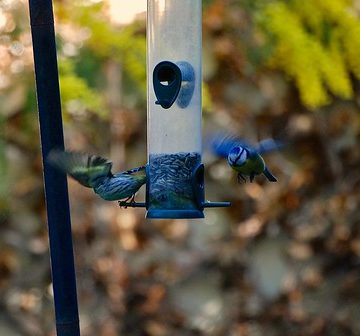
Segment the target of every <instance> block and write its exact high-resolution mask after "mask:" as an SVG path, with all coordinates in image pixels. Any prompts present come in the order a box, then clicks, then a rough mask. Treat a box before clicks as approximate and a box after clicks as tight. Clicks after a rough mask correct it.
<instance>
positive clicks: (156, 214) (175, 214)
mask: <svg viewBox="0 0 360 336" xmlns="http://www.w3.org/2000/svg"><path fill="white" fill-rule="evenodd" d="M146 218H158V219H159V218H163V219H167V218H172V219H182V218H204V213H203V212H202V211H201V210H195V209H192V210H163V209H161V210H160V209H153V210H148V211H147V213H146Z"/></svg>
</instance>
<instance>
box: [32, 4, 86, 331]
mask: <svg viewBox="0 0 360 336" xmlns="http://www.w3.org/2000/svg"><path fill="white" fill-rule="evenodd" d="M29 7H30V23H31V33H32V40H33V52H34V63H35V76H36V89H37V101H38V110H39V121H40V135H41V145H42V156H43V166H44V183H45V196H46V207H47V217H48V227H49V240H50V257H51V271H52V281H53V290H54V305H55V316H56V330H57V335H58V336H79V335H80V329H79V313H78V305H77V295H76V279H75V267H74V256H73V246H72V236H71V222H70V210H69V199H68V190H67V181H66V176H65V175H64V174H63V173H60V172H58V171H57V170H55V169H54V168H52V167H51V166H50V165H48V163H47V161H46V158H47V156H48V153H49V151H50V150H52V149H53V148H58V149H63V148H64V135H63V127H62V117H61V105H60V92H59V80H58V68H57V59H56V45H55V32H54V18H53V9H52V2H51V0H29Z"/></svg>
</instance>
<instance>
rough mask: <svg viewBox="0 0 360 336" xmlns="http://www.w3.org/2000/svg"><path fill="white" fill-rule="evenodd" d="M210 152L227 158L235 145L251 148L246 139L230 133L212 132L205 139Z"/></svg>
mask: <svg viewBox="0 0 360 336" xmlns="http://www.w3.org/2000/svg"><path fill="white" fill-rule="evenodd" d="M205 144H206V146H207V147H209V148H210V150H211V152H212V153H213V154H215V155H217V156H219V157H223V158H227V156H228V155H229V152H230V150H231V149H232V148H234V147H235V146H241V147H247V148H253V147H252V146H251V145H250V144H249V143H248V142H247V141H246V140H244V139H242V138H240V137H238V136H236V135H233V134H230V133H223V132H219V133H213V134H210V135H209V136H208V137H207V140H206V141H205Z"/></svg>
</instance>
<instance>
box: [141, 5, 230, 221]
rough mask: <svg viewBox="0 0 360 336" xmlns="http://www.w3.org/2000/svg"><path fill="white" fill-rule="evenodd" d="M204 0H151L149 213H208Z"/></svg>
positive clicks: (199, 215)
mask: <svg viewBox="0 0 360 336" xmlns="http://www.w3.org/2000/svg"><path fill="white" fill-rule="evenodd" d="M201 13H202V3H201V0H148V11H147V73H148V76H147V77H148V80H147V81H148V82H147V88H148V105H147V111H148V168H147V176H148V179H147V181H148V182H147V186H146V188H147V189H146V207H147V210H148V211H147V215H146V216H147V218H203V217H204V214H203V210H204V207H217V206H228V205H229V203H212V202H205V201H204V166H203V164H202V163H201V151H202V141H201V139H202V133H201V121H202V120H201V119H202V118H201V113H202V104H201V85H202V74H201V65H202V61H201V57H202V46H201V44H202V41H201V35H202V34H201V31H202V25H201V17H202V15H201Z"/></svg>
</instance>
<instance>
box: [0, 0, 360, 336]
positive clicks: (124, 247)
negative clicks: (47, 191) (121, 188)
mask: <svg viewBox="0 0 360 336" xmlns="http://www.w3.org/2000/svg"><path fill="white" fill-rule="evenodd" d="M134 2H136V1H134ZM113 3H114V2H113ZM119 3H120V1H119ZM54 5H55V14H56V32H57V47H58V62H59V73H60V85H61V94H62V108H63V118H64V131H65V140H66V146H67V147H68V148H71V149H74V150H82V151H87V152H90V153H97V154H101V155H103V156H106V157H109V158H111V159H112V160H113V162H114V165H115V169H126V168H131V167H134V166H136V165H139V164H142V163H144V162H146V159H147V157H146V68H145V64H146V55H145V52H146V42H145V33H146V27H145V14H141V15H138V16H137V17H136V20H135V21H133V22H132V23H130V24H126V25H123V24H119V23H118V22H117V21H116V12H114V10H112V7H111V4H110V3H109V2H107V1H105V0H104V1H90V0H81V1H80V0H77V1H70V0H56V1H54ZM121 6H127V2H126V1H122V2H121ZM203 7H204V11H203V51H204V52H203V54H204V55H203V58H204V62H203V63H204V64H203V72H204V90H203V91H204V92H203V99H204V111H203V116H204V129H205V131H206V130H207V129H211V128H214V127H216V128H222V129H224V130H229V131H232V132H235V133H236V134H239V135H241V136H243V137H244V138H245V139H247V140H249V141H252V142H256V141H258V140H261V139H263V138H266V137H269V136H272V137H277V138H282V139H286V140H287V141H288V142H289V146H288V148H287V149H286V150H285V151H283V152H282V153H275V154H273V155H270V156H269V157H268V158H267V161H268V163H269V166H270V167H271V169H272V170H273V171H274V173H275V175H276V176H277V177H278V179H279V182H278V183H276V184H270V183H267V182H266V181H265V180H264V179H263V178H258V179H257V181H256V183H253V184H237V183H236V177H235V175H234V174H233V173H232V172H231V170H230V168H228V167H227V165H226V163H225V162H223V161H221V160H217V159H216V158H213V157H212V156H211V155H207V154H206V155H205V156H204V161H205V163H206V168H207V173H206V188H207V198H208V199H211V200H230V201H231V202H232V204H233V206H232V207H231V208H229V209H222V210H207V211H206V219H205V220H204V221H188V220H162V221H148V220H145V219H144V211H143V210H141V209H127V210H120V209H119V208H118V206H117V203H107V202H105V201H102V200H100V199H99V198H98V197H97V196H96V195H94V194H93V192H92V191H91V190H90V189H89V190H88V189H86V190H85V189H84V188H82V187H81V186H80V185H78V184H77V183H76V182H74V181H72V180H69V191H70V201H71V209H72V224H73V239H74V248H75V259H76V268H77V281H78V298H79V309H80V319H81V328H82V335H83V336H87V335H89V336H90V335H99V336H115V335H130V336H135V335H150V336H153V335H154V336H155V335H156V336H162V335H181V336H186V335H189V336H190V335H239V336H257V335H267V336H272V335H274V336H277V335H279V336H282V335H294V336H297V335H299V336H300V335H301V336H302V335H309V336H310V335H314V336H321V335H324V336H325V335H326V336H332V335H334V336H348V335H360V319H359V317H360V308H359V307H360V272H359V270H360V268H359V257H360V235H359V220H360V208H359V200H360V150H359V144H360V142H359V136H360V113H359V104H360V90H359V79H360V57H359V55H360V39H359V36H360V19H359V15H360V2H359V1H352V0H317V1H311V0H302V1H300V0H288V1H280V0H279V1H277V0H271V1H266V0H207V1H205V0H204V1H203ZM120 8H121V7H120ZM38 134H39V130H38V118H37V110H36V97H35V86H34V73H33V59H32V45H31V35H30V29H29V15H28V4H27V1H25V0H1V2H0V153H1V154H0V173H1V183H0V246H1V249H0V312H1V313H0V334H1V335H4V336H17V335H24V336H25V335H31V336H47V335H54V316H53V301H52V292H51V276H50V269H49V252H48V239H47V227H46V212H45V208H44V193H43V181H42V165H41V154H40V143H39V135H38ZM143 197H144V190H142V192H141V193H140V194H139V196H138V198H139V199H142V198H143Z"/></svg>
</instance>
